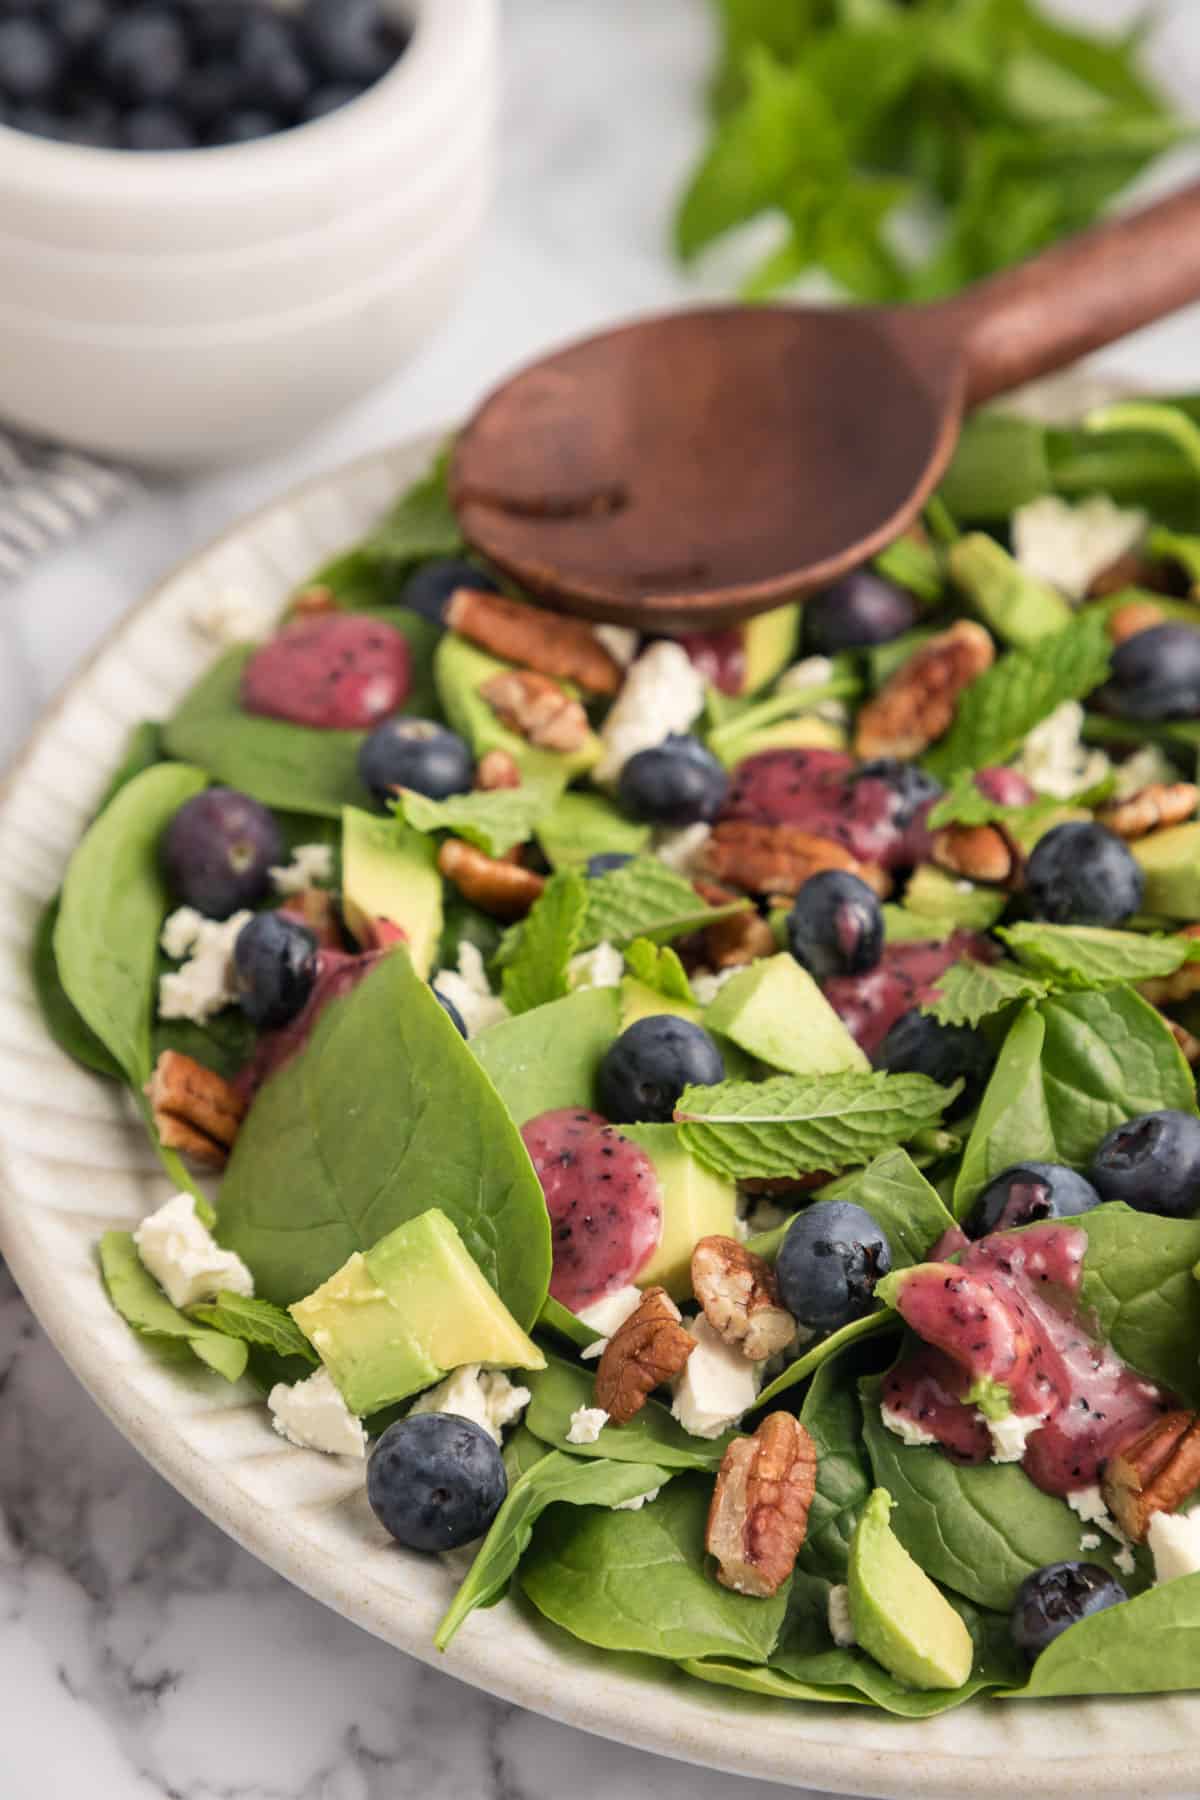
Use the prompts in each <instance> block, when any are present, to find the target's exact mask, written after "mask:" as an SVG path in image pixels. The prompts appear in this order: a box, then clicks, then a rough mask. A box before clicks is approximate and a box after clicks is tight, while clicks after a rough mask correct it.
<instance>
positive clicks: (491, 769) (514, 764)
mask: <svg viewBox="0 0 1200 1800" xmlns="http://www.w3.org/2000/svg"><path fill="white" fill-rule="evenodd" d="M520 785H521V765H520V763H518V761H517V759H516V757H515V756H510V755H509V753H508V751H507V750H489V751H487V753H486V754H485V755H483V756H481V757H480V759H479V761H478V763H477V764H476V766H475V786H476V788H477V789H478V790H479V792H480V793H482V794H494V793H495V792H496V790H497V788H519V787H520Z"/></svg>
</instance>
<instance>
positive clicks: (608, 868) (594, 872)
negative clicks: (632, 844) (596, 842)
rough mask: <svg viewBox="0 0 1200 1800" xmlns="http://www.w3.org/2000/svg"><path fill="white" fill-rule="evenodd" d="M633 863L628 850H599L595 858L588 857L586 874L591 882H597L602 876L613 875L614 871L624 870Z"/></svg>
mask: <svg viewBox="0 0 1200 1800" xmlns="http://www.w3.org/2000/svg"><path fill="white" fill-rule="evenodd" d="M632 861H633V858H632V856H630V854H629V852H628V851H627V850H599V851H597V853H596V855H595V856H589V857H588V859H587V866H586V868H585V870H584V873H585V874H586V875H587V876H588V878H589V880H591V881H595V880H596V879H597V878H598V877H599V876H601V875H611V874H612V872H613V870H614V869H623V868H624V867H625V865H626V863H631V862H632Z"/></svg>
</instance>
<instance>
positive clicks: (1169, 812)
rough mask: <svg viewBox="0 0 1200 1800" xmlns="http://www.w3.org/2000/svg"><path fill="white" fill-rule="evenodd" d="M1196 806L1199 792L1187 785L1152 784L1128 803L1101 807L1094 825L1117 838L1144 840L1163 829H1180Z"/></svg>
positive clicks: (1124, 801)
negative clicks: (1175, 827)
mask: <svg viewBox="0 0 1200 1800" xmlns="http://www.w3.org/2000/svg"><path fill="white" fill-rule="evenodd" d="M1198 803H1200V788H1198V787H1196V786H1195V785H1194V784H1193V783H1192V782H1190V781H1170V782H1168V781H1155V782H1152V783H1151V785H1150V786H1149V787H1144V788H1140V789H1139V790H1138V792H1137V793H1136V794H1131V795H1130V797H1129V799H1128V800H1118V801H1117V802H1116V804H1115V805H1113V806H1102V807H1101V808H1100V811H1099V812H1098V813H1097V814H1096V819H1097V822H1098V823H1099V824H1101V825H1106V826H1107V827H1108V829H1109V830H1110V831H1115V832H1116V834H1117V836H1118V837H1122V838H1125V839H1127V840H1129V841H1132V840H1133V839H1134V838H1144V837H1148V836H1149V835H1150V833H1151V832H1152V831H1161V830H1162V829H1163V828H1164V827H1165V826H1167V825H1182V824H1183V821H1184V820H1185V819H1190V818H1191V816H1192V814H1193V813H1194V812H1195V810H1196V806H1197V804H1198Z"/></svg>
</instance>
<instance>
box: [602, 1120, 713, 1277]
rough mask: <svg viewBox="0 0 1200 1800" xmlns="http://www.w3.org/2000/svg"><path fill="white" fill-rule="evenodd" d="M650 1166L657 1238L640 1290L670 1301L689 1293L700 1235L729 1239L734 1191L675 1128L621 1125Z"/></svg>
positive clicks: (623, 1133)
mask: <svg viewBox="0 0 1200 1800" xmlns="http://www.w3.org/2000/svg"><path fill="white" fill-rule="evenodd" d="M620 1130H621V1135H622V1137H627V1138H629V1139H630V1140H631V1142H633V1143H635V1144H637V1145H638V1146H639V1148H640V1149H642V1150H644V1151H645V1153H646V1155H647V1156H648V1157H649V1158H650V1161H651V1162H652V1163H653V1164H654V1171H655V1174H656V1175H657V1176H658V1185H659V1188H660V1189H661V1191H662V1236H661V1237H660V1238H659V1240H658V1248H657V1250H656V1251H655V1252H654V1255H653V1256H652V1257H651V1258H650V1261H649V1262H648V1263H647V1264H646V1265H645V1267H644V1268H643V1269H642V1270H641V1271H640V1273H639V1274H638V1277H637V1284H638V1286H639V1287H653V1286H654V1285H655V1283H657V1284H658V1285H659V1286H660V1287H665V1288H666V1290H667V1292H668V1294H670V1295H671V1296H672V1298H673V1299H675V1300H684V1299H686V1298H687V1296H688V1295H689V1294H690V1293H691V1291H692V1251H693V1250H694V1249H695V1247H696V1244H697V1242H698V1241H699V1239H700V1238H702V1237H732V1236H733V1234H734V1223H735V1220H736V1218H737V1189H736V1188H735V1186H734V1184H733V1183H732V1182H731V1181H724V1180H722V1178H721V1177H720V1176H719V1175H713V1174H711V1173H710V1171H709V1170H708V1169H706V1168H705V1167H704V1165H703V1163H699V1162H697V1161H696V1159H695V1157H694V1156H692V1155H691V1154H690V1153H689V1152H688V1151H687V1150H685V1149H684V1146H683V1143H682V1140H681V1138H680V1133H679V1127H678V1126H677V1125H622V1126H621V1127H620Z"/></svg>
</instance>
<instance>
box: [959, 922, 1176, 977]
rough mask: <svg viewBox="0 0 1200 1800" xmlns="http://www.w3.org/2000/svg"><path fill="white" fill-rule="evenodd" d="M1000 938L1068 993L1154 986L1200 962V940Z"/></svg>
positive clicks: (1051, 934)
mask: <svg viewBox="0 0 1200 1800" xmlns="http://www.w3.org/2000/svg"><path fill="white" fill-rule="evenodd" d="M997 936H998V937H1001V938H1003V939H1004V942H1005V943H1006V944H1007V945H1008V947H1009V949H1010V950H1011V951H1012V953H1013V955H1014V956H1015V957H1016V959H1017V961H1018V962H1019V963H1021V964H1022V965H1023V966H1024V967H1025V968H1027V969H1032V970H1033V971H1034V972H1035V973H1036V974H1038V975H1040V976H1042V977H1044V978H1045V979H1046V980H1048V981H1051V982H1053V983H1055V984H1056V985H1058V986H1060V987H1064V988H1105V987H1113V986H1116V985H1117V984H1119V983H1122V982H1139V981H1152V980H1154V979H1155V978H1156V977H1159V976H1163V975H1173V974H1174V973H1175V971H1176V969H1181V968H1182V967H1183V965H1184V963H1187V962H1200V938H1185V937H1149V936H1146V935H1144V934H1143V933H1141V932H1137V931H1110V930H1106V929H1105V928H1103V927H1101V926H1096V925H1041V924H1033V923H1022V924H1019V925H1009V926H1006V927H1003V928H1001V929H1000V930H999V931H998V932H997ZM943 985H944V984H943Z"/></svg>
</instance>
